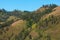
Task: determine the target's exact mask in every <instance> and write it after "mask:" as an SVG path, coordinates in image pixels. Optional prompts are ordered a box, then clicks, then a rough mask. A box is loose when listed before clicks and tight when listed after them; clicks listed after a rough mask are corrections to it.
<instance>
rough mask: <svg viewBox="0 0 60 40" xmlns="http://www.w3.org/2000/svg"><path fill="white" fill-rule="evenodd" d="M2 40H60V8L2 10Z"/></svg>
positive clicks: (0, 39)
mask: <svg viewBox="0 0 60 40" xmlns="http://www.w3.org/2000/svg"><path fill="white" fill-rule="evenodd" d="M0 40H60V7H59V6H57V5H56V4H50V5H43V6H42V7H41V8H39V9H37V10H36V11H32V12H29V11H19V10H14V11H6V10H4V9H1V10H0Z"/></svg>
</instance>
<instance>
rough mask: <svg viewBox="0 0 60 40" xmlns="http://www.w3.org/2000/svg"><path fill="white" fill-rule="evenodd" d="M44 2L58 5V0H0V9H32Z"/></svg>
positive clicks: (59, 2) (59, 3) (59, 0)
mask: <svg viewBox="0 0 60 40" xmlns="http://www.w3.org/2000/svg"><path fill="white" fill-rule="evenodd" d="M45 4H57V5H60V0H0V9H2V8H4V9H5V10H8V11H12V10H14V9H17V10H22V11H24V10H28V11H33V10H36V9H38V8H40V7H41V6H42V5H45Z"/></svg>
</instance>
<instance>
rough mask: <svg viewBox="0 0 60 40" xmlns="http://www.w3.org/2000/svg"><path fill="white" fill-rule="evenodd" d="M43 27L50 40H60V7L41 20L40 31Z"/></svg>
mask: <svg viewBox="0 0 60 40" xmlns="http://www.w3.org/2000/svg"><path fill="white" fill-rule="evenodd" d="M41 27H42V29H43V30H44V32H43V33H46V34H47V35H48V37H47V38H48V39H49V40H60V7H56V8H54V9H53V11H52V12H51V13H49V14H46V15H44V16H43V17H42V18H41V19H40V29H41Z"/></svg>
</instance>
